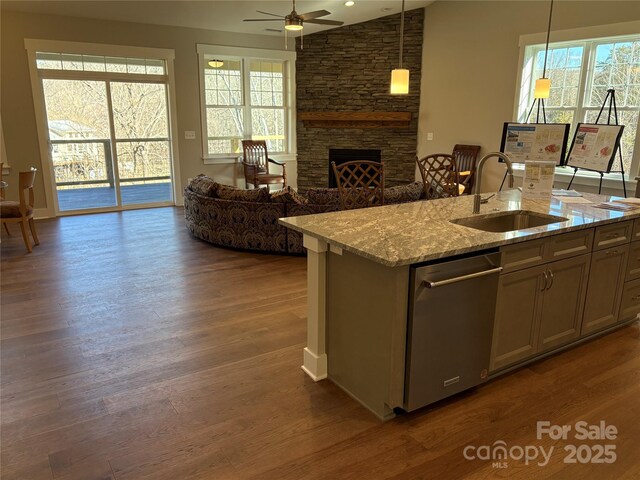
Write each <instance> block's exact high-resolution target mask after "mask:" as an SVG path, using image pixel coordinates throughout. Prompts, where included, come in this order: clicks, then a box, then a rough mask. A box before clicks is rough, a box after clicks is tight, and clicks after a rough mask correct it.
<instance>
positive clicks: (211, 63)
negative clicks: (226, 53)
mask: <svg viewBox="0 0 640 480" xmlns="http://www.w3.org/2000/svg"><path fill="white" fill-rule="evenodd" d="M207 63H208V65H209V66H210V67H211V68H220V67H221V66H223V65H224V62H223V61H222V60H217V59H214V60H209V61H208V62H207Z"/></svg>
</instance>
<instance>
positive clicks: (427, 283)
mask: <svg viewBox="0 0 640 480" xmlns="http://www.w3.org/2000/svg"><path fill="white" fill-rule="evenodd" d="M501 271H502V267H497V268H492V269H490V270H483V271H482V272H476V273H469V274H467V275H461V276H459V277H453V278H447V279H445V280H438V281H436V282H431V281H429V280H424V281H423V282H422V285H424V286H425V287H427V288H437V287H442V286H444V285H449V284H451V283H458V282H462V281H464V280H471V279H472V278H478V277H484V276H487V275H492V274H494V273H500V272H501Z"/></svg>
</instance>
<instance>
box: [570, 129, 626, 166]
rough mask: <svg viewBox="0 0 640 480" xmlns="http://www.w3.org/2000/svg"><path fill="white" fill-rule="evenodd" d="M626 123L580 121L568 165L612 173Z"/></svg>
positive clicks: (572, 143)
mask: <svg viewBox="0 0 640 480" xmlns="http://www.w3.org/2000/svg"><path fill="white" fill-rule="evenodd" d="M623 131H624V125H599V124H595V123H579V124H578V127H577V128H576V133H575V135H574V136H573V141H572V142H571V149H570V150H569V155H568V157H567V163H566V165H567V166H568V167H574V168H579V169H582V170H591V171H593V172H601V173H610V172H611V167H613V161H614V160H615V158H616V153H618V149H619V148H620V139H621V137H622V132H623Z"/></svg>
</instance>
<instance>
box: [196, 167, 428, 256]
mask: <svg viewBox="0 0 640 480" xmlns="http://www.w3.org/2000/svg"><path fill="white" fill-rule="evenodd" d="M423 198H424V188H423V185H422V183H421V182H413V183H410V184H408V185H401V186H397V187H390V188H387V189H385V204H394V203H406V202H413V201H417V200H422V199H423ZM336 210H340V202H339V197H338V189H337V188H310V189H308V190H307V191H306V192H305V194H304V195H302V194H299V193H297V192H296V191H295V190H294V189H293V188H291V187H285V188H284V189H282V190H279V191H277V192H269V191H268V189H267V188H256V189H251V190H245V189H240V188H236V187H232V186H228V185H223V184H220V183H217V182H215V181H214V180H213V179H212V178H210V177H207V176H206V175H198V176H197V177H196V178H194V179H193V180H192V181H191V182H190V183H189V185H187V187H186V188H185V190H184V211H185V220H186V225H187V229H188V230H189V231H190V232H191V234H192V235H193V236H195V237H197V238H199V239H201V240H204V241H206V242H209V243H212V244H213V245H217V246H221V247H230V248H236V249H241V250H251V251H262V252H272V253H292V254H304V253H305V249H304V247H303V245H302V235H301V234H300V233H298V232H295V231H293V230H290V229H288V228H286V227H284V226H282V225H280V224H279V223H278V219H280V218H283V217H296V216H300V215H309V214H313V213H325V212H333V211H336Z"/></svg>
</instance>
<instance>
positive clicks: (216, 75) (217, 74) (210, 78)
mask: <svg viewBox="0 0 640 480" xmlns="http://www.w3.org/2000/svg"><path fill="white" fill-rule="evenodd" d="M204 81H205V88H206V89H208V90H210V91H211V95H208V96H207V97H206V98H207V105H242V70H241V63H240V61H239V60H224V61H223V64H222V66H220V67H211V66H209V65H208V64H207V67H206V68H205V71H204ZM214 94H215V95H214ZM209 100H211V102H209Z"/></svg>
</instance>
